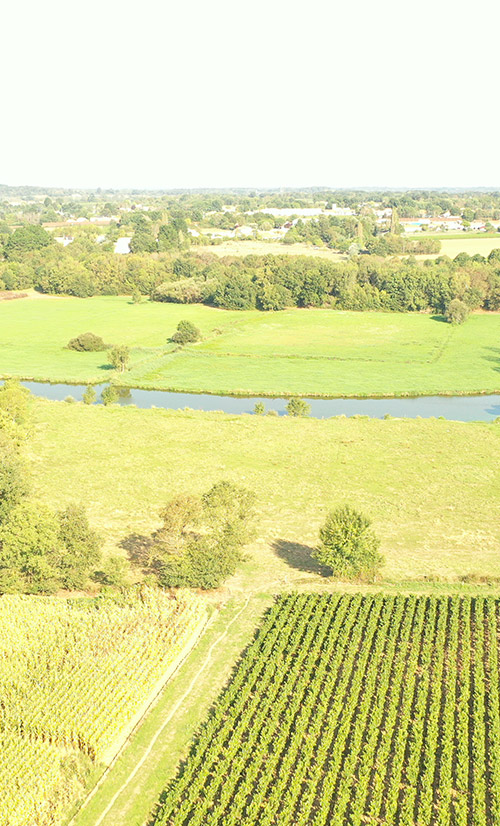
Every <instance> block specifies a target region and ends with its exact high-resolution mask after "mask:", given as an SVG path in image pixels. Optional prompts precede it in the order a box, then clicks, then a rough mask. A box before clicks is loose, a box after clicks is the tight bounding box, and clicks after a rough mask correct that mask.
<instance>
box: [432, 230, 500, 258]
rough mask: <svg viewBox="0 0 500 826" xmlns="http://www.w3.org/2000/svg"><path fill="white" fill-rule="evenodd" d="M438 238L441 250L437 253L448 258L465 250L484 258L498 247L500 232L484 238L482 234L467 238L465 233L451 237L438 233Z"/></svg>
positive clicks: (434, 256) (433, 256) (469, 253)
mask: <svg viewBox="0 0 500 826" xmlns="http://www.w3.org/2000/svg"><path fill="white" fill-rule="evenodd" d="M418 237H420V236H418ZM426 237H429V238H435V237H436V236H434V235H429V236H426ZM439 240H440V241H441V251H440V252H439V253H438V255H448V256H449V257H450V258H455V256H456V255H458V254H459V253H460V252H466V253H468V255H476V254H479V255H483V256H484V257H485V258H486V257H487V256H488V255H489V254H490V252H491V251H492V250H496V249H498V248H499V247H500V233H496V234H495V235H494V236H490V235H489V236H488V237H486V238H485V237H484V236H483V237H479V236H475V237H473V238H468V237H467V236H466V235H464V236H460V235H453V236H452V237H446V236H443V235H440V236H439ZM438 255H417V256H416V257H417V258H419V259H422V260H423V259H425V258H437V257H438Z"/></svg>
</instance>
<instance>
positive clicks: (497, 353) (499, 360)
mask: <svg viewBox="0 0 500 826" xmlns="http://www.w3.org/2000/svg"><path fill="white" fill-rule="evenodd" d="M484 349H485V350H486V351H487V352H488V353H491V355H489V356H484V360H485V361H492V362H493V363H494V365H495V367H494V368H493V370H496V371H497V372H500V347H485V348H484Z"/></svg>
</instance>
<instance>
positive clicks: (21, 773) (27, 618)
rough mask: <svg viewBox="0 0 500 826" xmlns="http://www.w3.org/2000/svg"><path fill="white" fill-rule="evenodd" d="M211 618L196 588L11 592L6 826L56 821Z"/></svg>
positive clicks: (4, 660) (4, 675) (6, 656)
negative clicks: (116, 595)
mask: <svg viewBox="0 0 500 826" xmlns="http://www.w3.org/2000/svg"><path fill="white" fill-rule="evenodd" d="M205 615H206V609H205V607H204V602H203V601H202V600H201V599H198V598H197V597H196V596H195V595H194V594H191V593H187V592H186V593H184V594H183V593H180V594H179V595H178V596H177V597H172V596H171V595H167V594H165V593H163V592H161V591H154V590H152V589H146V588H143V589H141V590H140V591H139V592H137V593H135V594H131V593H129V594H128V595H127V596H126V597H123V598H122V599H121V600H120V599H117V600H113V599H109V598H108V599H102V598H101V599H97V600H93V601H89V600H88V599H81V600H75V599H73V600H58V599H55V598H51V597H41V596H5V595H4V596H2V599H1V600H0V647H1V651H2V656H1V657H0V695H1V697H2V707H1V714H0V720H1V726H0V728H1V733H0V743H1V750H2V766H1V768H0V800H1V801H2V802H1V805H0V824H1V826H26V824H28V823H29V824H33V826H35V824H36V826H55V824H58V823H60V822H61V818H62V817H63V815H64V814H65V812H67V810H68V808H69V807H70V806H71V805H72V803H74V801H75V799H76V797H77V796H78V795H79V794H80V793H81V791H82V788H83V786H84V785H85V784H86V782H87V780H88V777H89V774H90V772H91V770H92V768H93V767H95V766H101V767H102V766H103V764H105V763H108V762H109V761H110V760H111V758H112V757H113V755H114V752H115V751H116V750H117V748H118V747H119V745H120V740H121V738H122V737H123V734H124V732H125V733H126V732H127V725H128V724H129V723H130V721H131V720H132V718H133V717H134V714H136V712H137V711H138V710H139V709H140V708H141V706H142V705H143V703H144V701H145V699H147V698H148V695H149V694H150V693H151V691H152V690H153V689H154V688H155V684H156V683H157V681H158V679H159V678H161V677H162V675H164V674H165V673H166V672H167V670H168V668H169V666H170V665H172V664H173V663H174V662H175V660H176V658H177V657H178V656H179V654H180V653H181V652H182V651H183V649H184V647H185V646H186V645H187V644H188V643H189V641H190V638H191V637H192V636H193V634H194V633H195V632H196V629H197V627H201V623H202V622H203V620H204V618H205Z"/></svg>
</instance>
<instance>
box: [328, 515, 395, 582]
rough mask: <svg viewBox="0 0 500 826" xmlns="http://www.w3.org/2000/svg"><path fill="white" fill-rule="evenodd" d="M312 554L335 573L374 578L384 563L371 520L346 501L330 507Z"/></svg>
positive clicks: (343, 575) (351, 576) (344, 575)
mask: <svg viewBox="0 0 500 826" xmlns="http://www.w3.org/2000/svg"><path fill="white" fill-rule="evenodd" d="M319 537H320V545H319V546H318V548H316V550H315V551H314V552H313V554H312V556H313V557H314V558H315V559H317V560H318V562H320V563H321V564H322V565H324V566H325V567H327V568H330V569H331V571H332V573H333V574H334V575H336V576H342V577H348V578H356V577H370V578H373V577H374V575H375V574H376V572H377V571H378V569H379V568H380V566H381V565H382V563H383V557H382V556H381V554H380V553H379V547H380V541H379V539H378V538H377V536H376V535H375V533H374V531H373V530H372V528H371V521H370V519H368V517H366V516H364V514H362V513H360V512H359V511H357V510H355V509H354V508H351V507H350V506H349V505H341V506H340V507H337V508H335V509H334V510H332V511H331V512H330V513H329V515H328V517H327V519H326V522H325V524H324V525H323V527H322V528H321V530H320V532H319Z"/></svg>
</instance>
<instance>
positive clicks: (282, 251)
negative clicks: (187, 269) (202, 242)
mask: <svg viewBox="0 0 500 826" xmlns="http://www.w3.org/2000/svg"><path fill="white" fill-rule="evenodd" d="M195 249H197V248H196V247H195ZM199 251H200V252H201V254H203V252H205V251H206V252H209V253H211V254H213V255H218V256H219V257H220V258H223V257H225V256H226V255H229V256H231V255H237V256H238V257H240V256H244V255H308V256H311V257H312V258H327V259H328V261H345V259H346V258H347V256H346V255H344V254H343V253H340V252H337V251H336V250H332V249H329V247H314V246H312V245H311V244H305V243H304V244H302V243H298V244H282V243H281V242H280V241H256V240H249V241H241V240H239V241H238V240H234V241H233V240H227V241H222V243H220V244H214V245H210V246H209V247H200V248H199Z"/></svg>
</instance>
